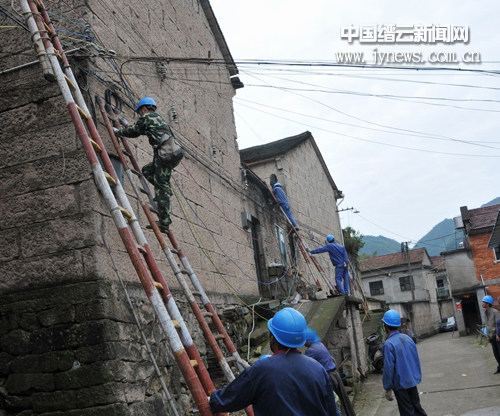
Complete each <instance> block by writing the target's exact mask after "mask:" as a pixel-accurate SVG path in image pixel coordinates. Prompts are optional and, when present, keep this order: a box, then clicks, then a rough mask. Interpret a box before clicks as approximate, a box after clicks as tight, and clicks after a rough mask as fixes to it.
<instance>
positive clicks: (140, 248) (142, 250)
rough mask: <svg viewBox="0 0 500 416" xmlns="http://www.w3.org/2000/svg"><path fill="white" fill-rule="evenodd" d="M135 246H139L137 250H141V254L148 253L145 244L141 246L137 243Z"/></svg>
mask: <svg viewBox="0 0 500 416" xmlns="http://www.w3.org/2000/svg"><path fill="white" fill-rule="evenodd" d="M135 246H136V247H137V250H139V253H141V254H147V251H146V249H145V248H144V247H143V246H141V245H140V244H136V245H135ZM155 283H157V282H155ZM158 284H159V283H158ZM155 286H156V285H155ZM160 286H161V285H160ZM162 289H163V287H162Z"/></svg>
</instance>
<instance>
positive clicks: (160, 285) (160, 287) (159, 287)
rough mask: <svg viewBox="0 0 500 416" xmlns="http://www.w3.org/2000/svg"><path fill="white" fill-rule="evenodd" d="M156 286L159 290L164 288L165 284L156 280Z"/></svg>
mask: <svg viewBox="0 0 500 416" xmlns="http://www.w3.org/2000/svg"><path fill="white" fill-rule="evenodd" d="M155 287H156V288H157V289H158V290H163V286H162V284H161V283H160V282H155Z"/></svg>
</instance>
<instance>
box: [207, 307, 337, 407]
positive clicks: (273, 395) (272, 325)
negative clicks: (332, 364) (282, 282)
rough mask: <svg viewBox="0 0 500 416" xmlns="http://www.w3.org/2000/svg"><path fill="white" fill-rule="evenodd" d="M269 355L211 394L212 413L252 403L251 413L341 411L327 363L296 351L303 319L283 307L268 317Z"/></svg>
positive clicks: (302, 335) (304, 326) (303, 339)
mask: <svg viewBox="0 0 500 416" xmlns="http://www.w3.org/2000/svg"><path fill="white" fill-rule="evenodd" d="M267 326H268V327H269V331H270V334H269V345H270V347H271V351H272V352H273V353H274V354H273V355H272V356H271V357H269V358H267V359H264V360H259V361H257V362H255V363H254V364H253V365H252V366H251V367H250V368H247V369H246V370H244V371H243V372H242V373H241V374H240V375H239V376H238V377H237V378H236V380H234V381H233V382H231V384H229V385H228V386H227V387H226V388H225V389H222V390H216V391H214V392H213V393H212V395H211V396H210V409H211V411H212V412H214V413H219V412H236V411H238V410H241V409H244V408H246V407H248V406H250V405H252V406H253V410H254V413H255V416H340V415H339V411H338V409H337V405H336V404H335V397H334V395H333V388H332V383H331V381H330V378H329V377H328V374H327V373H326V371H325V369H324V368H323V367H322V366H321V364H320V363H318V362H317V361H315V360H313V359H311V358H309V357H305V356H303V355H301V354H300V351H299V350H298V349H297V348H300V347H302V346H303V345H304V344H305V342H306V330H307V323H306V320H305V318H304V317H303V316H302V314H301V313H300V312H298V311H296V310H295V309H293V308H285V309H282V310H281V311H279V312H278V313H277V314H276V315H275V316H274V318H272V319H270V320H269V322H268V324H267Z"/></svg>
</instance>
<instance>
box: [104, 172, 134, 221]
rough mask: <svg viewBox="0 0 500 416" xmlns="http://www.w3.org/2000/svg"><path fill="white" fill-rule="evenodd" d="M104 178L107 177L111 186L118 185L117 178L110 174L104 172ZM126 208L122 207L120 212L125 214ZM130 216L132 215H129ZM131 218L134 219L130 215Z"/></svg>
mask: <svg viewBox="0 0 500 416" xmlns="http://www.w3.org/2000/svg"><path fill="white" fill-rule="evenodd" d="M104 176H105V177H106V180H107V181H108V183H109V184H110V185H111V186H116V185H118V182H116V180H115V178H113V177H112V176H111V175H110V174H109V173H108V172H104ZM124 209H125V208H121V207H120V211H122V212H123V210H124ZM129 215H130V214H129ZM130 218H132V215H130Z"/></svg>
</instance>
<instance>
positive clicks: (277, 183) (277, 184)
mask: <svg viewBox="0 0 500 416" xmlns="http://www.w3.org/2000/svg"><path fill="white" fill-rule="evenodd" d="M274 186H281V183H279V182H276V183H275V184H274ZM274 186H273V188H274Z"/></svg>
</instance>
